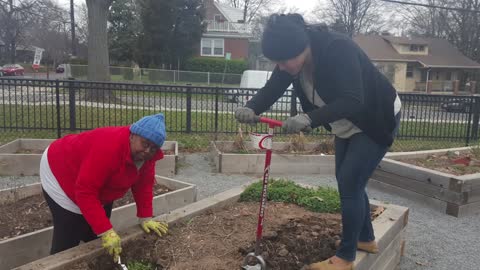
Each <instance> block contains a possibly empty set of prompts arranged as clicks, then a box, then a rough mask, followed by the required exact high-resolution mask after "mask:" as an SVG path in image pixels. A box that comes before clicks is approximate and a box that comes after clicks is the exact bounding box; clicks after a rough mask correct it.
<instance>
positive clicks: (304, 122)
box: [282, 114, 312, 133]
mask: <svg viewBox="0 0 480 270" xmlns="http://www.w3.org/2000/svg"><path fill="white" fill-rule="evenodd" d="M311 125H312V120H311V119H310V117H308V115H306V114H297V115H295V116H292V117H289V118H288V119H287V120H285V121H284V122H283V126H282V127H283V130H284V131H285V132H287V133H299V132H300V131H303V132H309V131H311V130H312V127H311Z"/></svg>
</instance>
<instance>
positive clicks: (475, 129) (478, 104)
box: [470, 97, 480, 141]
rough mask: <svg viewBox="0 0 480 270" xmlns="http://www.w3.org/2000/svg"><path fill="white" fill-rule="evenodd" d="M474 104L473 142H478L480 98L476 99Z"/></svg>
mask: <svg viewBox="0 0 480 270" xmlns="http://www.w3.org/2000/svg"><path fill="white" fill-rule="evenodd" d="M473 100H474V103H473V108H472V111H473V120H472V130H471V132H470V133H471V138H472V141H477V140H478V122H479V121H480V97H474V99H473Z"/></svg>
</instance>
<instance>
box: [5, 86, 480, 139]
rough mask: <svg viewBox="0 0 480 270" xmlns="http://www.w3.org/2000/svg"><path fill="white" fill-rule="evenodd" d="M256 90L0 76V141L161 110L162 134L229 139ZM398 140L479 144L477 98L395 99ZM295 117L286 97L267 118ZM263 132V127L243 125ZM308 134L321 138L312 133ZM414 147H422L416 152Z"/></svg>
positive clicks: (295, 105) (121, 121)
mask: <svg viewBox="0 0 480 270" xmlns="http://www.w3.org/2000/svg"><path fill="white" fill-rule="evenodd" d="M256 91H257V89H239V88H221V87H196V86H178V85H177V86H171V85H149V84H127V83H104V82H88V81H74V80H67V81H61V80H32V79H11V78H0V131H1V133H2V134H1V135H0V141H2V142H5V141H8V140H10V139H12V138H16V137H50V138H52V137H53V138H54V137H60V136H62V135H65V134H67V133H73V132H79V131H83V130H89V129H93V128H96V127H101V126H117V125H128V124H131V123H133V122H135V121H136V120H138V119H140V118H141V117H142V116H145V115H149V114H154V113H158V112H163V113H164V114H165V118H166V125H167V130H168V132H169V133H204V134H228V133H236V132H237V131H238V128H239V126H240V125H239V124H238V123H237V121H235V118H234V115H233V113H234V111H235V109H236V108H237V107H239V106H242V105H243V104H244V103H245V102H246V101H247V100H248V99H249V98H251V97H252V96H253V95H254V94H255V92H256ZM400 99H401V100H402V111H403V113H402V124H401V129H400V133H399V137H398V138H399V139H400V140H402V141H405V142H408V141H410V142H411V143H418V142H419V141H424V142H431V141H435V142H440V143H442V145H445V146H449V145H469V144H473V143H477V141H478V123H479V115H480V105H479V104H480V97H476V96H449V95H428V94H400ZM298 112H301V108H300V104H299V102H298V99H297V98H295V97H294V96H293V93H292V91H289V90H288V91H287V92H286V93H285V95H284V96H283V97H282V98H280V100H279V101H278V102H277V103H275V104H274V105H273V106H272V107H271V108H270V110H269V111H268V112H266V116H267V117H272V118H276V119H280V120H282V119H285V118H286V117H288V116H290V115H295V114H297V113H298ZM245 128H247V129H249V131H250V130H253V131H262V129H263V128H264V127H263V126H262V125H257V126H253V127H249V126H248V127H245ZM313 134H314V135H326V134H328V132H327V131H326V130H324V129H323V128H319V129H317V130H315V131H314V132H313ZM419 148H421V147H419Z"/></svg>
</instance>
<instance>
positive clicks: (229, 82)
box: [65, 65, 242, 86]
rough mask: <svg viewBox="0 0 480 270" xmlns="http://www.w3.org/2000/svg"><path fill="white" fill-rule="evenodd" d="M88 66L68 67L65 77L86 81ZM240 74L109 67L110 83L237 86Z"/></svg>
mask: <svg viewBox="0 0 480 270" xmlns="http://www.w3.org/2000/svg"><path fill="white" fill-rule="evenodd" d="M87 71H88V66H86V65H70V72H68V69H67V71H66V74H65V77H66V78H67V77H72V78H75V79H76V80H86V79H87ZM68 73H70V74H68ZM241 77H242V74H231V73H213V72H195V71H182V70H165V69H148V68H129V67H113V66H112V67H110V78H111V81H112V82H135V83H147V84H183V85H188V84H191V85H205V86H222V85H223V86H239V85H240V80H241Z"/></svg>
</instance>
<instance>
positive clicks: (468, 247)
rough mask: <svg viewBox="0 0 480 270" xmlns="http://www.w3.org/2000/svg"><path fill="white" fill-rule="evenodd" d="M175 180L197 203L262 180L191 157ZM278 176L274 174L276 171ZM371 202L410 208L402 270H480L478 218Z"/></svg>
mask: <svg viewBox="0 0 480 270" xmlns="http://www.w3.org/2000/svg"><path fill="white" fill-rule="evenodd" d="M180 162H181V164H180V168H179V173H178V175H176V176H175V177H174V178H175V179H179V180H183V181H186V182H189V183H193V184H196V185H197V188H198V199H202V198H205V197H208V196H211V195H213V194H217V193H219V192H222V191H225V190H228V189H230V188H233V187H236V186H239V185H243V184H246V183H248V182H251V181H254V180H258V179H260V177H254V176H245V175H225V174H218V173H215V172H214V171H213V170H214V167H213V166H212V164H211V163H210V160H209V159H208V156H207V154H191V155H188V156H185V157H183V158H181V159H180ZM272 173H274V172H272ZM284 178H288V179H291V180H294V181H296V182H298V183H304V184H309V185H322V186H332V187H336V181H335V178H334V177H333V176H322V177H318V176H312V175H291V176H285V177H284ZM38 181H39V178H38V176H32V177H0V189H3V188H10V187H14V186H19V185H22V184H30V183H34V182H38ZM368 192H369V196H370V198H371V199H376V200H380V201H385V202H389V203H393V204H398V205H402V206H406V207H409V208H410V217H409V224H408V229H407V239H406V240H407V246H406V254H405V256H404V257H403V258H402V261H401V264H400V269H401V270H476V269H480V266H479V265H480V215H475V216H471V217H466V218H460V219H457V218H454V217H451V216H447V215H445V214H442V213H440V212H437V211H435V210H432V208H429V207H427V206H426V205H425V204H422V203H421V202H416V201H412V200H409V199H406V198H403V197H399V196H395V195H394V194H388V193H385V192H382V191H380V190H377V189H374V188H370V189H369V191H368Z"/></svg>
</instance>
